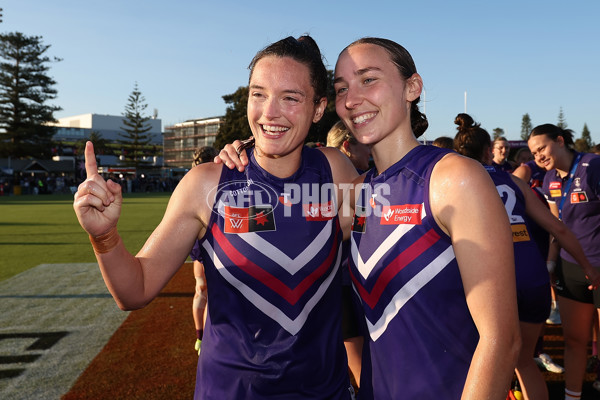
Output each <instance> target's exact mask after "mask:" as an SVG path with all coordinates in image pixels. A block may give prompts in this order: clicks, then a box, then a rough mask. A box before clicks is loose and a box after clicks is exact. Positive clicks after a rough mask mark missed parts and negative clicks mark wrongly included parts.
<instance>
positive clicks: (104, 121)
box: [48, 114, 163, 145]
mask: <svg viewBox="0 0 600 400" xmlns="http://www.w3.org/2000/svg"><path fill="white" fill-rule="evenodd" d="M124 119H125V117H123V116H121V115H100V114H81V115H75V116H72V117H64V118H59V119H58V122H57V123H54V124H48V125H52V126H56V127H57V130H56V133H55V134H54V140H56V141H62V140H66V141H76V140H83V139H88V138H89V137H90V133H91V132H92V131H95V132H98V133H99V134H100V135H102V137H103V138H104V139H106V140H108V141H116V140H118V139H122V138H121V136H119V133H121V134H124V133H125V131H124V130H123V127H124V126H125V125H124V124H123V120H124ZM147 123H148V124H149V125H150V126H151V128H152V129H150V131H148V132H147V134H149V135H151V136H152V143H153V144H157V145H161V144H162V141H163V138H162V122H161V120H160V119H158V118H156V119H149V120H148V122H147Z"/></svg>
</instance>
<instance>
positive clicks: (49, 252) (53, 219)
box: [0, 193, 170, 281]
mask: <svg viewBox="0 0 600 400" xmlns="http://www.w3.org/2000/svg"><path fill="white" fill-rule="evenodd" d="M169 196H170V193H140V194H128V195H125V198H124V201H123V210H122V212H121V219H120V220H119V225H118V226H119V232H120V233H121V234H122V237H123V240H124V242H125V246H126V247H127V249H128V250H129V251H131V252H132V253H136V252H137V251H138V250H139V249H140V248H141V247H142V245H143V244H144V242H145V241H146V239H147V238H148V236H149V235H150V233H151V232H152V231H153V230H154V228H155V227H156V226H157V225H158V223H159V222H160V220H161V218H162V215H163V214H164V211H165V208H166V206H167V202H168V201H169ZM95 261H96V258H95V257H94V252H93V250H92V247H91V245H90V243H89V240H88V237H87V234H86V233H85V232H84V230H83V229H82V228H81V227H80V226H79V223H78V222H77V218H76V216H75V211H73V196H71V195H40V196H33V195H31V196H11V197H7V196H2V197H0V281H2V280H4V279H7V278H10V277H11V276H14V275H16V274H18V273H20V272H23V271H25V270H27V269H29V268H32V267H35V266H36V265H39V264H46V263H79V262H95Z"/></svg>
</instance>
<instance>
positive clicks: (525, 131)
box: [521, 114, 533, 140]
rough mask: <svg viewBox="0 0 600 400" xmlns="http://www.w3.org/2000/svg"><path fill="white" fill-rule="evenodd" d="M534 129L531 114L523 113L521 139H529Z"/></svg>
mask: <svg viewBox="0 0 600 400" xmlns="http://www.w3.org/2000/svg"><path fill="white" fill-rule="evenodd" d="M532 129H533V125H532V124H531V118H530V117H529V114H525V115H523V119H522V120H521V139H523V140H527V139H528V138H529V134H530V133H531V130H532Z"/></svg>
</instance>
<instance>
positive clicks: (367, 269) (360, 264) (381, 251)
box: [350, 204, 427, 279]
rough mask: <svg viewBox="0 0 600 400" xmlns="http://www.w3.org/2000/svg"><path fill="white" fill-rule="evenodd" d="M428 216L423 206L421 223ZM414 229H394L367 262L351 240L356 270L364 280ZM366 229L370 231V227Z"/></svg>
mask: <svg viewBox="0 0 600 400" xmlns="http://www.w3.org/2000/svg"><path fill="white" fill-rule="evenodd" d="M426 215H427V214H426V213H425V205H424V204H423V205H422V207H421V221H422V220H423V219H425V216H426ZM413 227H414V225H412V224H401V225H398V226H397V227H396V229H394V231H393V232H392V233H391V234H390V235H388V236H387V237H386V238H385V240H384V241H383V243H381V244H380V245H379V247H377V250H375V251H374V252H373V254H371V257H369V259H368V260H367V262H364V261H363V259H362V256H361V255H360V252H359V251H358V247H357V246H356V242H355V241H354V240H351V243H352V244H351V248H350V253H351V254H352V259H353V260H354V265H356V268H357V269H358V271H359V272H360V274H361V276H362V277H363V278H364V279H367V277H368V276H369V274H370V273H371V271H372V270H373V268H374V267H375V265H377V263H378V262H379V260H381V257H383V256H384V255H385V254H386V253H387V252H388V251H389V250H390V249H391V248H392V246H394V245H395V244H396V242H397V241H398V240H400V238H401V237H402V236H404V234H405V233H406V232H408V231H410V230H411V229H412V228H413ZM366 229H369V227H368V225H367V228H366ZM353 235H354V234H353Z"/></svg>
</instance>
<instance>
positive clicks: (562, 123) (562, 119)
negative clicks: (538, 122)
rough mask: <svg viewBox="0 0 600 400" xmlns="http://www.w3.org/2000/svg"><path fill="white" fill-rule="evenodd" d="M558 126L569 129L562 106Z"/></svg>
mask: <svg viewBox="0 0 600 400" xmlns="http://www.w3.org/2000/svg"><path fill="white" fill-rule="evenodd" d="M556 126H558V127H559V128H561V129H567V120H566V119H565V114H564V113H563V109H562V107H561V108H560V111H559V112H558V122H557V124H556Z"/></svg>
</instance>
